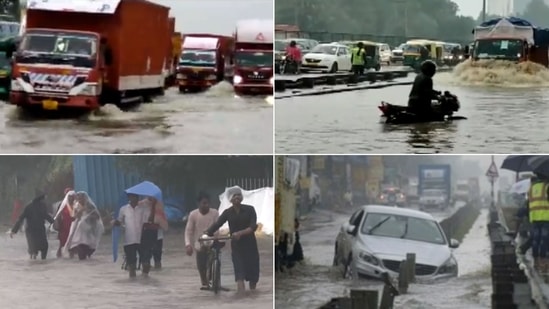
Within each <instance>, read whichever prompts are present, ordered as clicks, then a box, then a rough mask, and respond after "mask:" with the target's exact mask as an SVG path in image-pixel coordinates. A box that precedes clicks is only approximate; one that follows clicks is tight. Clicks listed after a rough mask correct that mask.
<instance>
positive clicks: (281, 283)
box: [275, 210, 492, 309]
mask: <svg viewBox="0 0 549 309" xmlns="http://www.w3.org/2000/svg"><path fill="white" fill-rule="evenodd" d="M448 215H450V213H448ZM349 216H350V214H344V215H343V214H340V213H334V212H329V211H316V212H314V213H313V214H312V215H311V216H310V217H308V218H306V220H304V221H303V222H302V226H303V229H302V233H301V235H300V236H301V238H300V239H301V243H302V246H303V252H304V255H305V260H306V261H305V263H304V264H303V265H299V266H297V267H294V268H293V269H292V270H291V271H290V272H285V273H277V274H276V279H275V280H276V289H275V306H276V308H280V309H283V308H295V309H310V308H318V307H319V306H322V305H324V304H326V303H327V302H329V301H330V299H331V298H336V297H348V296H349V293H350V290H351V289H352V288H368V289H379V290H381V289H382V286H381V284H380V282H379V281H376V280H369V279H361V280H359V281H358V282H353V281H352V280H349V279H342V270H341V269H340V268H338V267H332V266H331V265H332V259H333V254H334V241H335V238H336V236H337V233H338V232H339V229H340V227H341V224H342V223H343V222H345V221H347V220H348V219H349ZM442 217H443V216H442V214H440V213H439V214H437V219H439V220H441V219H442ZM487 222H488V221H487V211H486V210H482V212H481V215H480V216H479V217H478V219H477V220H476V222H475V223H474V225H473V227H472V228H471V230H470V231H469V233H468V234H467V235H466V236H465V238H464V240H463V243H462V244H461V246H460V247H459V248H458V249H456V250H455V251H454V254H455V256H456V259H457V260H458V265H459V276H458V278H454V279H450V280H446V281H442V282H440V283H438V284H411V285H410V287H409V289H408V294H406V295H402V296H397V297H396V298H395V306H394V307H395V309H440V308H444V309H461V308H471V309H481V308H490V295H491V292H492V291H491V289H492V286H491V279H490V243H489V239H488V235H487V229H486V224H487Z"/></svg>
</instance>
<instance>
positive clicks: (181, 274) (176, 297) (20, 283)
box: [0, 230, 273, 309]
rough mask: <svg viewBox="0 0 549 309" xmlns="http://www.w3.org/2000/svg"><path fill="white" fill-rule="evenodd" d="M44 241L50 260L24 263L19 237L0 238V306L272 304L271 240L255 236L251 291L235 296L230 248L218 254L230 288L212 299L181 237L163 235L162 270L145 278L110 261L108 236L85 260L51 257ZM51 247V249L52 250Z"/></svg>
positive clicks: (227, 307) (234, 307)
mask: <svg viewBox="0 0 549 309" xmlns="http://www.w3.org/2000/svg"><path fill="white" fill-rule="evenodd" d="M54 237H55V236H54V235H52V236H51V239H50V251H49V256H50V258H49V259H48V260H46V261H40V260H37V261H30V260H28V256H27V255H26V242H25V237H24V235H22V234H18V235H16V236H14V238H13V239H9V237H7V236H6V235H5V234H2V235H0V246H1V247H2V250H0V271H1V273H2V275H1V276H0V285H1V286H2V289H0V308H10V309H50V308H51V309H64V308H67V309H82V308H89V309H92V308H93V309H111V308H112V309H118V308H136V309H137V308H219V309H252V308H253V309H271V308H272V306H273V305H272V304H273V240H272V237H269V236H260V237H258V245H259V250H260V258H261V261H260V265H261V270H260V271H261V273H260V279H259V283H258V285H257V290H256V291H255V292H254V293H250V292H248V293H247V295H246V296H244V297H243V298H236V297H235V295H234V294H235V291H236V283H235V282H234V272H233V268H232V262H231V258H230V256H231V254H230V245H228V246H227V247H226V248H224V249H223V250H222V259H221V265H222V269H221V274H222V275H221V282H222V286H224V287H226V288H228V289H230V291H227V292H221V294H219V295H217V296H216V295H215V294H214V293H213V292H210V291H201V290H200V289H199V288H200V279H199V276H198V271H197V270H196V268H195V265H196V264H195V263H196V259H195V257H194V256H192V257H188V256H186V255H185V253H184V252H183V251H184V250H183V245H182V244H183V234H182V231H181V232H174V231H173V230H172V232H170V233H168V235H167V236H166V237H165V240H164V242H165V245H164V256H163V269H162V270H160V271H151V274H150V277H149V278H143V277H140V274H139V273H138V277H137V278H136V279H134V280H130V279H129V278H128V274H127V272H125V271H122V270H121V262H122V261H121V260H119V261H118V262H117V263H113V262H112V254H111V251H110V247H111V241H110V236H105V238H104V239H103V241H102V243H101V245H100V249H99V250H98V252H97V253H96V254H95V255H94V256H93V257H92V259H91V260H88V261H78V260H70V259H68V258H63V259H56V258H55V250H56V249H57V244H58V242H57V241H56V240H55V239H54ZM52 247H54V248H52Z"/></svg>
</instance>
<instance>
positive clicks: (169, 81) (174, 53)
mask: <svg viewBox="0 0 549 309" xmlns="http://www.w3.org/2000/svg"><path fill="white" fill-rule="evenodd" d="M169 30H170V34H171V35H170V38H169V40H170V43H169V45H168V58H167V59H168V60H167V61H166V63H165V70H166V75H167V76H166V83H165V88H169V87H174V86H176V85H177V79H176V74H177V66H178V64H179V57H180V55H181V44H182V42H183V41H182V38H181V33H180V32H176V31H175V18H174V17H170V19H169Z"/></svg>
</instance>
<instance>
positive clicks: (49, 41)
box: [16, 32, 98, 68]
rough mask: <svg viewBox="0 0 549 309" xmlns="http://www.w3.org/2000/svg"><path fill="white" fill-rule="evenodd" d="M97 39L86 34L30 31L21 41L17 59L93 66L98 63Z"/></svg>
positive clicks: (20, 60)
mask: <svg viewBox="0 0 549 309" xmlns="http://www.w3.org/2000/svg"><path fill="white" fill-rule="evenodd" d="M97 41H98V40H97V37H95V36H92V35H86V34H68V33H51V32H36V33H33V32H30V33H27V34H26V35H25V36H24V37H23V40H22V41H21V44H20V47H19V53H18V55H17V58H16V61H17V62H19V63H50V64H65V65H73V66H78V67H89V68H91V67H94V66H95V63H96V54H97V46H98V44H97Z"/></svg>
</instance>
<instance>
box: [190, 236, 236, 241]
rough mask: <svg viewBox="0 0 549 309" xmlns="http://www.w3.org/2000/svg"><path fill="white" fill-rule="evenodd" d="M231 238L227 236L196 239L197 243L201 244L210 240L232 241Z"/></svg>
mask: <svg viewBox="0 0 549 309" xmlns="http://www.w3.org/2000/svg"><path fill="white" fill-rule="evenodd" d="M232 238H233V237H232V236H231V235H229V236H213V237H201V238H198V241H199V242H203V241H212V240H214V241H215V240H229V239H232Z"/></svg>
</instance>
